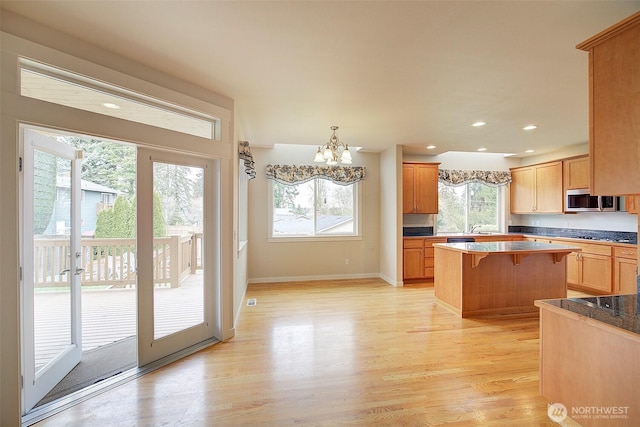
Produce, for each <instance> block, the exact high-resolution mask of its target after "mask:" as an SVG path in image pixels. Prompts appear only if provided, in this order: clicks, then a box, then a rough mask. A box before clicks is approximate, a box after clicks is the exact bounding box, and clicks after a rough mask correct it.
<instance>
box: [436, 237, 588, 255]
mask: <svg viewBox="0 0 640 427" xmlns="http://www.w3.org/2000/svg"><path fill="white" fill-rule="evenodd" d="M433 246H437V247H441V248H444V249H450V250H453V251H458V252H462V253H465V254H473V253H477V254H483V253H484V254H490V253H496V254H498V253H501V254H518V253H523V252H535V253H569V252H579V251H580V250H581V249H580V248H578V247H575V246H571V245H559V244H556V243H542V242H531V241H525V240H523V241H513V242H511V241H506V242H464V243H434V245H433Z"/></svg>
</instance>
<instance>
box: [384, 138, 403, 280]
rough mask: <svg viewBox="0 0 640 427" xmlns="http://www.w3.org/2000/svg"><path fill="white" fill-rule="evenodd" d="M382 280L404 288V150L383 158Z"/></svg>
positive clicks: (392, 150)
mask: <svg viewBox="0 0 640 427" xmlns="http://www.w3.org/2000/svg"><path fill="white" fill-rule="evenodd" d="M380 170H381V172H382V173H381V178H382V181H381V184H380V193H381V195H380V205H379V207H378V209H379V210H380V221H381V223H380V224H381V228H380V277H382V278H383V279H384V280H386V281H387V282H389V283H390V284H392V285H393V286H402V285H403V283H402V215H401V214H402V146H400V145H397V146H395V147H391V148H389V149H388V150H386V151H384V152H383V153H381V154H380Z"/></svg>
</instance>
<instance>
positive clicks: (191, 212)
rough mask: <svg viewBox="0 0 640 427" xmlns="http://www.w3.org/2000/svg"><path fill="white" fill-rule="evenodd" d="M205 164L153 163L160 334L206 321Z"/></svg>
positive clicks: (155, 290) (156, 309)
mask: <svg viewBox="0 0 640 427" xmlns="http://www.w3.org/2000/svg"><path fill="white" fill-rule="evenodd" d="M203 179H204V169H203V168H201V167H192V166H181V165H176V164H169V163H162V162H154V163H153V195H154V197H153V204H154V205H153V213H154V215H153V230H154V245H153V246H154V253H153V260H154V287H153V308H154V310H153V323H154V326H155V327H154V333H153V337H154V339H160V338H162V337H165V336H167V335H170V334H173V333H176V332H178V331H181V330H184V329H187V328H190V327H192V326H196V325H198V324H201V323H202V322H204V283H203V281H204V275H203V274H202V273H203V272H202V269H201V268H199V266H198V253H197V250H198V246H199V245H197V242H198V240H201V239H202V232H203V228H202V226H203V223H204V218H203V216H202V215H203V198H204V197H203V194H202V180H203Z"/></svg>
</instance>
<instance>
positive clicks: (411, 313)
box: [37, 280, 575, 427]
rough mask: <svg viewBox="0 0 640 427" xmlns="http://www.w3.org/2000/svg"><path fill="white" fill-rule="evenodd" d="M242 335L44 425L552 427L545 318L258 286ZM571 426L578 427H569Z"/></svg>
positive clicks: (409, 296) (427, 295) (429, 294)
mask: <svg viewBox="0 0 640 427" xmlns="http://www.w3.org/2000/svg"><path fill="white" fill-rule="evenodd" d="M246 297H247V298H256V299H257V305H256V306H253V307H248V306H246V305H243V307H242V311H241V314H240V318H239V321H238V325H237V329H236V336H235V338H233V339H232V340H229V341H228V342H224V343H220V344H217V345H214V346H213V347H210V348H208V349H206V350H203V351H201V352H199V353H196V354H194V355H191V356H189V357H187V358H185V359H182V360H180V361H178V362H175V363H173V364H171V365H169V366H167V367H165V368H162V369H160V370H157V371H155V372H153V373H150V374H147V375H145V376H143V377H141V378H138V379H136V380H133V381H130V382H128V383H125V384H123V385H121V386H119V387H117V388H115V389H113V390H110V391H108V392H105V393H103V394H101V395H99V396H97V397H95V398H93V399H90V400H88V401H85V402H83V403H80V404H78V405H76V406H74V407H72V408H70V409H67V410H65V411H63V412H61V413H59V414H57V415H54V416H52V417H50V418H48V419H46V420H44V421H41V422H40V423H38V424H37V425H39V426H85V425H86V426H92V427H95V426H159V425H169V426H287V425H313V426H316V425H323V426H324V425H365V426H386V425H394V426H395V425H403V426H435V425H442V424H451V425H457V426H479V425H482V426H485V425H498V426H545V425H549V426H553V425H556V424H555V423H553V422H552V421H551V420H550V419H549V417H548V416H547V404H548V402H547V401H546V399H544V398H543V397H541V396H540V395H539V389H538V379H539V365H538V360H539V356H538V355H539V348H538V346H539V339H538V336H539V332H538V319H537V318H513V317H512V318H491V319H460V318H458V317H456V316H454V315H453V314H451V313H449V312H448V311H446V310H445V309H443V308H441V307H439V306H437V305H436V303H435V299H434V295H433V287H431V286H428V285H424V284H423V285H413V286H407V287H404V288H394V287H392V286H389V285H388V284H386V283H384V282H382V281H380V280H348V281H330V282H329V281H323V282H306V283H286V284H259V285H250V286H249V289H248V291H247V295H246ZM572 425H575V424H572Z"/></svg>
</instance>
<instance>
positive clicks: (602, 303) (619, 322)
mask: <svg viewBox="0 0 640 427" xmlns="http://www.w3.org/2000/svg"><path fill="white" fill-rule="evenodd" d="M639 297H640V295H638V294H631V295H608V296H598V297H582V298H563V299H552V300H541V301H536V303H535V305H536V306H538V307H541V308H542V307H546V308H548V309H551V310H553V309H555V310H556V311H559V312H561V311H567V312H570V313H574V314H577V315H579V316H584V317H586V318H588V319H594V320H597V321H599V322H602V323H603V324H606V325H609V326H613V327H614V328H619V329H622V330H625V331H629V332H632V333H634V334H637V335H638V338H640V298H639Z"/></svg>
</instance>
